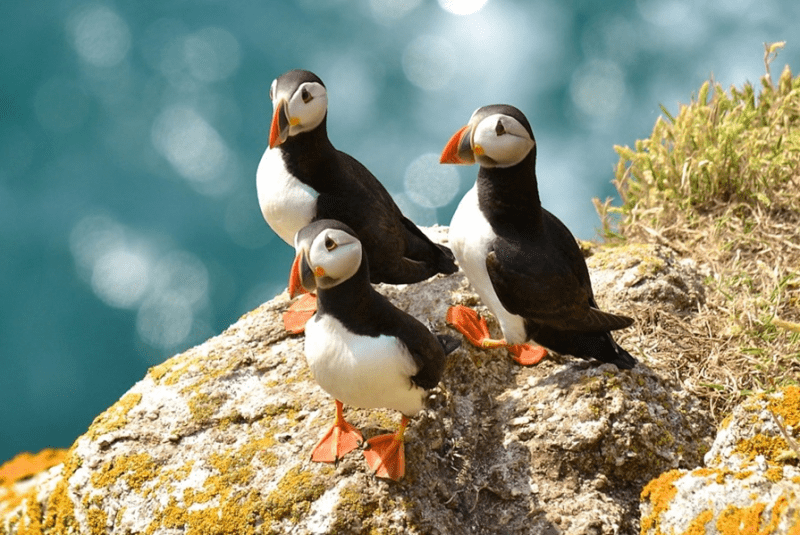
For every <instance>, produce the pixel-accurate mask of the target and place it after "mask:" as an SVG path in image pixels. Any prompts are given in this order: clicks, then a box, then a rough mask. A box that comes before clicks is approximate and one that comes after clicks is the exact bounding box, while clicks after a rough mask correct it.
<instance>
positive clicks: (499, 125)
mask: <svg viewBox="0 0 800 535" xmlns="http://www.w3.org/2000/svg"><path fill="white" fill-rule="evenodd" d="M494 132H495V134H497V135H498V136H502V135H503V134H505V133H506V128H505V127H504V126H503V123H502V122H500V119H498V120H497V126H495V127H494Z"/></svg>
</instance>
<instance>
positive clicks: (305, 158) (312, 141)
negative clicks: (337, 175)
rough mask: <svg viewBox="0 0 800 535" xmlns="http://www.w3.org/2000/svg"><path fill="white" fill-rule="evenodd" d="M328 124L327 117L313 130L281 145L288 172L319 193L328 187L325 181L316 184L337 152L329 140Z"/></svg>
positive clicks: (289, 139)
mask: <svg viewBox="0 0 800 535" xmlns="http://www.w3.org/2000/svg"><path fill="white" fill-rule="evenodd" d="M327 122H328V116H327V115H326V116H325V118H324V119H322V122H321V123H320V124H319V125H318V126H317V127H316V128H314V129H313V130H309V131H308V132H303V133H301V134H297V135H295V136H291V137H289V138H288V139H287V140H286V141H284V142H283V143H282V144H281V145H280V149H281V151H282V152H283V161H284V162H285V163H286V168H287V169H288V171H289V172H290V173H291V174H292V175H294V176H295V177H297V178H298V180H300V181H301V182H303V183H304V184H306V185H309V186H311V187H312V188H314V189H316V190H317V191H321V188H323V187H325V185H326V182H325V181H322V182H320V183H319V184H317V183H316V182H318V181H320V180H321V179H322V177H323V176H324V175H325V174H326V173H325V172H324V166H325V165H326V164H327V162H330V161H331V159H332V154H333V153H335V152H336V149H334V147H333V145H332V144H331V141H330V139H328V129H327ZM315 179H316V180H315Z"/></svg>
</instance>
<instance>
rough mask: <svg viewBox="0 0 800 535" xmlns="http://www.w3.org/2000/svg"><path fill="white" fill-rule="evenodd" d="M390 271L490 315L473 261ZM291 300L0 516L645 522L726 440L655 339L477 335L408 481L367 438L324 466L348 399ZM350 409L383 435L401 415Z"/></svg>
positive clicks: (181, 528)
mask: <svg viewBox="0 0 800 535" xmlns="http://www.w3.org/2000/svg"><path fill="white" fill-rule="evenodd" d="M440 239H441V237H440ZM603 254H604V255H605V254H606V253H603ZM614 254H615V253H614V252H613V250H612V251H611V252H609V253H608V257H607V264H608V265H609V266H611V265H613V266H624V267H622V271H620V272H619V273H618V277H619V278H625V277H633V276H634V275H633V274H631V273H630V271H631V270H637V269H639V268H638V267H637V265H628V264H629V263H626V262H624V261H621V260H619V259H615V258H614ZM620 254H623V253H622V252H620ZM664 273H665V271H663V270H657V269H654V270H649V271H648V273H647V277H646V278H647V280H648V281H651V282H652V281H655V283H656V284H661V283H663V281H662V280H661V279H660V277H663V276H664ZM635 276H637V277H640V276H641V275H640V274H639V275H635ZM644 283H647V281H644V282H643V284H644ZM671 284H672V283H671ZM690 286H691V285H690V284H689V283H687V286H686V287H690ZM378 288H379V291H381V292H383V293H384V294H385V295H387V296H388V297H389V298H390V300H392V301H393V302H394V303H395V304H396V305H397V306H399V307H400V308H402V309H403V310H406V311H408V312H409V313H410V314H412V315H414V316H416V317H418V318H419V319H421V320H422V321H424V322H426V323H427V324H429V325H430V326H431V327H432V328H433V329H434V330H436V331H439V332H448V331H449V332H451V334H455V333H454V331H451V330H450V328H449V327H447V326H446V324H445V322H444V319H445V313H446V310H447V308H448V307H449V306H451V305H453V304H457V303H459V304H464V303H470V304H472V305H473V306H477V307H478V308H479V310H481V311H483V312H485V308H484V307H482V306H481V305H480V304H479V302H478V300H477V298H476V296H475V294H474V293H473V292H472V290H471V288H470V287H469V285H468V284H467V282H466V280H465V279H464V278H463V275H462V274H460V273H459V274H456V275H453V276H449V277H444V276H437V277H434V278H432V279H430V280H429V281H426V282H423V283H420V284H415V285H409V286H386V285H380V286H379V287H378ZM610 291H613V290H602V289H601V290H600V291H599V292H598V300H599V301H600V302H601V303H603V302H607V301H610V300H611V296H610V295H609V294H608V292H610ZM288 304H289V299H288V297H287V295H286V294H285V293H284V294H281V295H279V296H277V297H276V298H275V299H273V300H272V301H270V302H268V303H265V304H264V305H262V306H261V307H259V308H258V309H256V310H254V311H252V312H250V313H248V314H246V315H244V316H243V317H242V318H241V319H240V320H239V321H238V322H236V323H235V324H234V325H232V326H231V327H230V328H229V329H227V330H226V331H225V332H223V333H221V334H220V335H219V336H216V337H214V338H212V339H210V340H208V341H207V342H205V343H203V344H201V345H199V346H197V347H194V348H192V349H189V350H188V351H186V352H184V353H182V354H180V355H176V356H174V357H172V358H171V359H169V360H167V361H166V362H164V363H163V364H160V365H158V366H155V367H153V368H152V369H151V370H150V371H149V372H148V374H147V375H146V376H145V377H144V378H143V379H142V380H141V381H139V382H138V383H137V384H136V385H134V386H133V387H132V388H131V389H130V391H129V392H128V393H126V394H125V395H124V396H123V397H122V398H121V399H120V401H118V402H117V403H116V404H115V405H113V406H112V407H110V408H109V409H108V410H107V411H105V412H104V413H103V414H101V415H100V416H99V417H98V418H97V419H95V421H94V423H93V424H92V426H91V427H90V428H89V429H88V430H87V432H86V433H85V434H84V435H83V436H81V437H79V438H78V440H77V441H76V442H75V444H74V445H73V446H72V448H71V449H70V450H69V452H68V453H67V455H66V458H65V462H64V464H62V465H59V466H57V467H54V468H53V469H52V472H51V473H50V476H49V478H48V479H47V481H46V482H44V483H42V484H40V485H37V486H35V487H33V488H31V489H30V490H29V491H28V493H27V494H26V495H25V496H24V497H23V499H22V501H21V502H20V503H19V504H17V506H16V507H14V508H13V510H11V511H10V512H6V513H4V514H3V516H2V522H0V533H2V534H3V535H5V534H9V535H11V534H14V535H20V534H22V533H109V534H114V533H147V534H159V535H161V534H163V535H167V534H169V535H173V534H179V533H185V534H200V533H210V532H213V533H237V534H239V533H254V534H255V533H259V534H260V533H264V534H279V533H292V534H306V533H309V534H310V533H315V534H316V533H337V534H346V533H411V534H413V533H420V534H421V533H426V534H427V533H454V534H458V533H473V532H481V533H554V534H555V533H569V534H578V533H635V532H637V531H638V516H639V510H638V504H639V494H640V492H641V489H642V487H643V486H644V484H645V483H646V482H647V481H648V480H650V479H652V478H654V477H656V476H657V475H658V474H659V473H661V472H662V471H664V470H668V469H673V468H684V469H690V468H694V467H696V466H698V465H699V464H700V462H701V460H702V457H703V455H704V454H705V453H706V451H707V450H708V446H709V444H710V433H711V431H712V426H711V425H710V420H709V418H708V416H707V415H706V414H705V413H704V411H703V410H702V408H701V407H700V406H699V405H698V403H697V400H696V399H695V398H693V396H691V395H689V394H688V393H686V392H685V391H684V390H682V388H681V387H680V385H679V384H677V383H675V382H673V381H671V380H666V379H664V378H663V377H662V376H660V375H659V374H657V373H655V372H654V371H652V370H651V369H650V368H649V367H648V365H647V355H646V354H644V353H643V352H641V351H640V352H639V353H638V356H639V358H640V359H642V361H641V363H640V364H639V365H638V366H637V367H636V368H634V369H633V370H628V371H619V370H617V369H616V368H615V367H614V366H612V365H599V364H598V363H589V362H584V361H581V360H578V359H574V358H572V357H563V356H558V355H551V357H550V358H547V359H545V360H544V361H543V362H542V363H540V364H539V365H538V366H535V367H530V368H522V367H520V366H518V365H517V364H515V363H513V362H512V361H511V360H510V359H509V358H508V356H507V354H506V352H505V351H504V350H502V349H495V350H489V351H484V350H478V349H475V348H472V347H469V346H468V345H466V344H465V345H464V346H462V348H461V349H459V350H457V351H456V352H455V353H453V354H452V355H451V356H450V358H449V360H448V363H447V367H446V370H445V374H444V378H443V380H442V382H441V383H440V385H439V386H438V387H437V388H435V389H434V390H433V391H432V392H431V394H430V396H429V399H428V400H427V406H426V409H425V410H423V412H422V413H421V414H420V415H419V416H418V417H417V418H415V419H414V420H413V421H412V424H411V426H410V427H409V429H408V431H407V433H406V459H407V473H406V477H405V478H404V479H403V480H402V481H401V482H399V483H394V482H387V481H384V480H379V479H376V478H374V477H373V476H372V475H371V474H370V473H368V471H367V468H366V464H365V462H364V460H363V456H362V455H361V452H360V451H358V450H357V451H355V452H352V453H350V454H348V455H347V456H346V457H345V458H344V459H343V460H342V461H340V462H339V464H338V465H337V466H331V465H325V464H318V463H312V462H311V461H310V459H309V456H310V452H311V449H312V448H313V446H314V444H315V443H316V441H317V440H318V439H319V436H320V435H321V433H323V432H324V429H325V428H326V427H327V426H328V425H329V422H330V420H331V419H332V417H333V403H332V401H333V400H332V399H331V398H330V397H329V396H328V395H327V394H325V392H323V391H322V390H321V389H320V388H319V386H318V385H317V384H316V383H315V382H314V380H313V378H312V377H311V374H310V372H309V370H308V367H307V365H306V362H305V358H304V355H303V337H302V336H290V335H289V334H288V333H286V332H285V331H284V330H283V329H282V327H281V317H280V315H281V312H282V311H283V310H284V309H285V308H286V307H287V306H288ZM654 306H658V305H657V304H655V305H654ZM622 312H624V310H622ZM489 325H490V328H491V329H492V330H494V331H495V332H496V331H497V330H498V329H497V325H496V323H495V322H494V320H493V319H492V318H489ZM345 410H346V415H347V418H348V420H349V421H350V422H352V423H353V424H354V425H356V426H357V427H358V428H359V429H361V431H362V433H363V434H364V437H365V438H369V437H371V436H375V435H377V434H381V433H385V432H387V431H390V430H393V429H394V428H395V427H396V425H397V423H398V421H399V415H398V414H396V413H393V412H391V411H386V410H361V409H355V408H353V407H346V408H345Z"/></svg>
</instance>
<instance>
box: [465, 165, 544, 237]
mask: <svg viewBox="0 0 800 535" xmlns="http://www.w3.org/2000/svg"><path fill="white" fill-rule="evenodd" d="M478 202H479V205H480V209H481V212H482V213H483V215H484V216H485V217H486V219H487V220H488V221H489V223H490V224H491V225H492V227H493V228H494V229H495V230H496V231H497V230H502V229H504V228H505V227H509V226H510V227H511V228H516V229H523V228H524V229H527V230H536V229H540V228H541V227H542V224H543V222H542V203H541V201H540V200H539V187H538V184H537V181H536V155H535V150H532V151H531V152H530V154H528V156H526V157H525V159H524V160H522V161H521V162H520V163H518V164H517V165H514V166H512V167H492V168H487V167H481V168H480V171H478Z"/></svg>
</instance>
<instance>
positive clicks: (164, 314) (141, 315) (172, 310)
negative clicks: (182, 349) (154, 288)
mask: <svg viewBox="0 0 800 535" xmlns="http://www.w3.org/2000/svg"><path fill="white" fill-rule="evenodd" d="M193 323H194V312H193V311H192V307H191V305H190V304H189V303H187V302H186V299H184V298H183V296H181V295H180V294H177V293H172V292H168V293H166V294H152V295H151V296H150V298H149V299H147V300H146V301H145V302H144V303H142V306H141V307H140V308H139V312H138V313H137V314H136V331H137V332H138V333H139V336H141V337H142V339H143V340H144V341H145V342H147V343H149V344H150V345H153V346H156V347H160V348H164V349H169V348H173V347H176V346H178V345H179V344H180V343H182V342H183V341H184V340H186V338H187V337H188V336H189V333H190V332H191V331H192V324H193Z"/></svg>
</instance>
